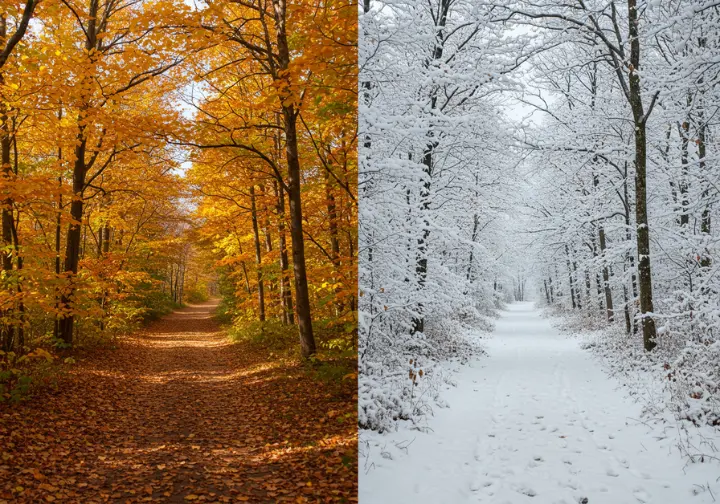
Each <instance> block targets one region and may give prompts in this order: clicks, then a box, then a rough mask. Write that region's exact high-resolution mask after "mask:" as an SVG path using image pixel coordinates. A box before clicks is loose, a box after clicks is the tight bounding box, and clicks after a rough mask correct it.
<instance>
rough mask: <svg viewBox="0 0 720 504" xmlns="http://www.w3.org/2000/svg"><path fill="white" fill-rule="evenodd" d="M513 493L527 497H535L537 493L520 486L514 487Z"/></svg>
mask: <svg viewBox="0 0 720 504" xmlns="http://www.w3.org/2000/svg"><path fill="white" fill-rule="evenodd" d="M515 491H516V492H517V493H519V494H523V495H527V496H528V497H535V496H536V495H537V492H536V491H535V490H533V489H532V488H530V487H528V486H525V485H520V486H518V487H516V488H515Z"/></svg>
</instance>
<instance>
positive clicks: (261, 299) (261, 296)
mask: <svg viewBox="0 0 720 504" xmlns="http://www.w3.org/2000/svg"><path fill="white" fill-rule="evenodd" d="M250 212H251V217H252V228H253V237H254V243H255V265H256V268H257V295H258V320H260V322H265V288H264V286H263V267H262V254H261V252H260V230H259V229H258V216H257V204H256V201H255V186H250Z"/></svg>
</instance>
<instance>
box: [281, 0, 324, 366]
mask: <svg viewBox="0 0 720 504" xmlns="http://www.w3.org/2000/svg"><path fill="white" fill-rule="evenodd" d="M273 7H274V9H275V30H276V33H277V51H278V63H279V67H280V70H281V71H282V72H283V75H282V77H280V78H281V79H284V80H285V79H289V78H290V77H289V73H288V72H287V70H288V67H289V65H290V50H289V47H288V42H287V33H286V26H285V20H286V14H287V11H286V3H285V0H273ZM284 85H287V88H288V91H289V88H290V82H287V83H286V84H284ZM282 94H284V93H282ZM288 99H289V96H288V97H285V96H281V101H282V113H283V124H284V128H283V129H284V130H285V156H286V159H287V165H288V199H289V201H290V239H291V241H292V257H293V272H294V275H295V306H296V307H297V317H298V329H299V332H300V348H301V353H302V356H303V357H304V358H309V357H310V356H311V355H313V354H314V353H315V338H314V336H313V327H312V318H311V315H310V293H309V292H308V282H307V272H306V268H305V242H304V237H303V222H302V196H301V194H300V173H301V171H300V157H299V154H298V140H297V114H298V113H299V112H297V111H296V110H295V105H294V104H292V103H287V101H288Z"/></svg>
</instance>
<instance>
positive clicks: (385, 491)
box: [360, 303, 720, 504]
mask: <svg viewBox="0 0 720 504" xmlns="http://www.w3.org/2000/svg"><path fill="white" fill-rule="evenodd" d="M487 351H488V354H489V356H488V357H484V358H482V359H479V360H476V361H474V362H471V363H469V364H468V365H467V366H462V367H460V368H459V370H458V372H457V373H456V374H455V376H454V378H455V381H456V382H457V387H454V388H453V387H448V389H449V390H447V391H445V393H444V394H443V397H444V398H445V399H447V401H448V403H449V405H450V407H449V408H446V409H436V411H435V414H434V417H431V418H429V419H428V420H427V426H428V427H429V429H426V430H425V431H424V432H421V431H419V430H410V429H408V428H403V427H402V426H401V428H400V430H399V431H398V432H394V433H390V434H386V435H381V434H377V433H374V432H363V433H362V434H361V442H362V444H363V445H362V447H361V450H362V451H361V453H362V455H363V456H364V457H365V459H364V460H361V464H360V502H361V503H372V504H383V503H392V504H398V503H412V504H423V503H428V504H456V503H457V504H461V503H466V502H481V503H487V504H492V503H497V504H516V503H517V504H522V503H526V502H527V503H533V504H546V503H547V504H574V503H583V502H587V503H588V504H624V503H633V504H635V503H649V504H684V503H698V504H700V503H710V502H715V495H717V498H718V499H720V483H718V482H717V481H716V480H717V479H718V476H720V465H718V464H716V463H705V464H692V465H689V464H686V460H684V459H683V458H682V457H681V456H680V454H679V453H678V451H677V449H676V448H675V445H676V432H675V430H676V427H674V426H670V425H666V426H657V425H656V426H651V425H647V424H644V423H642V422H640V421H639V420H637V419H639V418H640V409H641V406H640V405H639V404H638V403H636V402H635V401H633V400H632V399H629V398H627V397H626V390H625V389H623V388H622V387H621V385H620V384H619V382H617V381H615V380H614V379H612V378H610V377H609V376H608V375H607V374H606V373H605V372H604V371H603V368H602V367H601V365H600V364H599V362H598V361H597V360H595V359H594V358H593V356H592V355H591V354H590V353H589V352H587V351H585V350H582V349H581V348H580V344H579V341H578V340H577V339H573V338H569V337H568V336H567V335H566V334H563V333H561V332H560V331H559V330H558V329H555V328H553V326H552V325H551V322H550V320H548V319H545V318H543V317H542V314H541V311H540V310H539V309H536V308H535V307H534V305H533V304H532V303H515V304H512V305H508V307H507V311H503V312H502V313H501V318H500V319H499V320H498V321H497V325H496V330H495V332H494V337H493V338H491V339H490V340H488V342H487ZM405 425H409V424H407V423H406V424H405ZM584 499H587V501H585V500H584Z"/></svg>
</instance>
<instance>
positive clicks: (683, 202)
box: [678, 97, 691, 227]
mask: <svg viewBox="0 0 720 504" xmlns="http://www.w3.org/2000/svg"><path fill="white" fill-rule="evenodd" d="M687 101H688V105H689V104H690V101H691V100H690V97H688V99H687ZM688 121H689V120H688V119H686V120H685V122H683V123H682V124H681V125H680V126H679V127H678V133H679V134H680V138H681V145H680V164H681V166H682V172H681V174H680V183H679V184H678V188H679V189H680V226H681V227H686V226H687V225H688V223H689V222H690V215H689V211H690V210H689V206H690V200H689V194H688V181H689V174H688V169H689V166H688V143H689V142H690V138H689V136H690V123H689V122H688Z"/></svg>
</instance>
